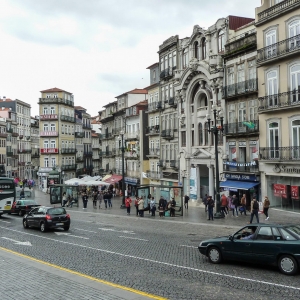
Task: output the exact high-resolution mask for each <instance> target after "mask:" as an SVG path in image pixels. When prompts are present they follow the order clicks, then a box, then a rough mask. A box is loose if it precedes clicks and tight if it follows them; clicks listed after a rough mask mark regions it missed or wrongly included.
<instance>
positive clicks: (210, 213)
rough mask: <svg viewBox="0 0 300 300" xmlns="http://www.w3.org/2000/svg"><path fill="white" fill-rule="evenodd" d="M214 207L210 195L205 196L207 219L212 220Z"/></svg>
mask: <svg viewBox="0 0 300 300" xmlns="http://www.w3.org/2000/svg"><path fill="white" fill-rule="evenodd" d="M214 207H215V201H214V200H213V198H212V196H208V197H207V210H208V220H212V221H213V220H214Z"/></svg>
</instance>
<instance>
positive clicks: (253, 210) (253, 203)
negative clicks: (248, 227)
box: [250, 198, 259, 224]
mask: <svg viewBox="0 0 300 300" xmlns="http://www.w3.org/2000/svg"><path fill="white" fill-rule="evenodd" d="M258 210H259V204H258V202H257V200H256V198H253V200H252V201H251V218H250V224H252V221H253V217H254V215H255V217H256V221H257V223H259V218H258Z"/></svg>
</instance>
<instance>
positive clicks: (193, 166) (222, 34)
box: [168, 16, 253, 199]
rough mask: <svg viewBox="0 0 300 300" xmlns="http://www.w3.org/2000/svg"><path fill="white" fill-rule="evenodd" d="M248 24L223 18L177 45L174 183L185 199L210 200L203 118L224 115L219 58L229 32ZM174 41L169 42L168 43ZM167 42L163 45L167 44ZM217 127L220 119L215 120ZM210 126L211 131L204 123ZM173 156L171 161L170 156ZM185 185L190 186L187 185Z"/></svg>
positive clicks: (210, 152)
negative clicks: (207, 197)
mask: <svg viewBox="0 0 300 300" xmlns="http://www.w3.org/2000/svg"><path fill="white" fill-rule="evenodd" d="M252 21H253V19H249V18H242V17H234V16H228V17H226V18H220V19H219V20H218V21H217V22H216V23H215V24H213V25H212V26H210V27H208V29H203V28H201V27H200V26H198V25H196V26H194V29H193V32H192V35H191V36H190V37H188V38H184V39H182V40H180V41H178V42H177V49H178V55H179V56H178V61H177V66H176V70H175V75H174V77H175V82H174V87H175V95H176V100H177V104H178V116H179V120H180V124H179V128H178V131H179V134H178V136H179V151H178V152H179V157H180V163H179V164H180V176H179V178H180V182H182V184H183V188H184V193H187V194H190V198H191V199H200V198H203V196H204V194H206V193H207V194H211V195H215V190H214V186H215V184H214V180H215V176H216V174H215V167H216V160H215V153H214V136H213V134H210V133H209V129H210V128H209V127H208V126H209V124H208V118H207V116H209V118H210V119H211V120H213V111H214V110H216V112H217V114H218V112H219V110H223V112H224V111H225V107H224V101H222V90H223V74H224V73H223V63H222V55H223V54H224V51H225V44H226V41H227V40H229V39H230V38H231V36H232V35H233V34H234V31H235V30H236V29H237V28H239V27H241V26H243V25H245V24H248V23H249V22H252ZM173 39H174V38H173ZM171 42H172V40H170V41H169V42H168V43H171ZM218 122H220V120H219V121H218ZM210 125H212V126H214V125H215V124H212V123H211V122H210ZM218 152H219V161H218V163H219V170H220V173H223V161H222V159H223V158H226V154H225V149H224V146H223V137H222V134H221V132H220V134H219V137H218ZM173 157H174V156H173ZM190 182H193V183H194V185H192V186H191V189H190Z"/></svg>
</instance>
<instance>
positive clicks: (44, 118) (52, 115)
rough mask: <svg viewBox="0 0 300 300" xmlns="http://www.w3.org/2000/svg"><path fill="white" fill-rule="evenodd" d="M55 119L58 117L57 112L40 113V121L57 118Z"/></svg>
mask: <svg viewBox="0 0 300 300" xmlns="http://www.w3.org/2000/svg"><path fill="white" fill-rule="evenodd" d="M57 119H58V115H57V114H51V115H40V121H46V120H57Z"/></svg>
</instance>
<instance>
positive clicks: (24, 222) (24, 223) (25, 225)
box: [23, 219, 29, 228]
mask: <svg viewBox="0 0 300 300" xmlns="http://www.w3.org/2000/svg"><path fill="white" fill-rule="evenodd" d="M23 227H24V228H28V227H29V226H28V222H27V220H26V219H24V220H23Z"/></svg>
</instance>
